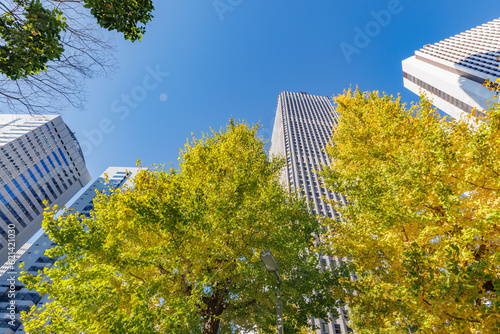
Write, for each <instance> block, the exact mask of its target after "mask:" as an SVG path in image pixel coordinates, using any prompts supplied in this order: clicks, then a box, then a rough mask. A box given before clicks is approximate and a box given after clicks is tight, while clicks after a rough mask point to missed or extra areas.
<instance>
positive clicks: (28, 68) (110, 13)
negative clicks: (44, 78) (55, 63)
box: [0, 0, 154, 80]
mask: <svg viewBox="0 0 500 334" xmlns="http://www.w3.org/2000/svg"><path fill="white" fill-rule="evenodd" d="M80 2H84V4H83V7H85V8H87V9H89V10H90V12H91V14H92V15H93V16H94V17H95V18H96V19H97V23H98V24H99V25H100V26H101V27H103V28H106V29H108V30H116V31H117V32H119V33H122V34H123V36H124V37H125V39H129V40H131V41H136V40H140V39H141V37H142V36H143V34H144V33H145V25H146V23H147V22H149V21H150V20H151V19H152V18H153V16H152V14H151V13H152V11H153V9H154V7H153V3H152V1H151V0H84V1H83V0H82V1H79V0H76V1H73V0H71V1H65V0H47V1H43V2H42V1H41V0H13V6H11V7H9V6H8V5H7V4H6V3H5V2H3V1H1V2H0V5H1V6H2V8H3V9H4V14H3V15H2V16H0V38H1V42H0V73H2V74H4V75H5V76H7V77H8V78H10V79H12V80H18V79H20V78H26V77H27V76H29V75H32V74H38V73H40V72H41V71H45V70H47V63H48V62H49V61H52V60H56V59H60V57H61V55H62V53H63V52H64V50H65V48H66V47H68V46H69V47H71V45H65V43H64V41H63V39H62V37H61V33H62V32H63V31H66V30H67V29H69V30H71V31H72V32H73V33H74V32H76V30H73V28H72V27H70V26H69V25H68V24H67V23H66V16H67V15H74V14H75V13H78V10H76V11H74V9H75V8H74V6H65V3H80ZM60 8H65V9H68V13H64V12H63V11H62V10H60ZM80 24H81V22H79V23H78V24H77V25H78V26H79V25H80ZM77 30H78V29H77ZM85 38H86V37H85Z"/></svg>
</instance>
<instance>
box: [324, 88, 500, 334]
mask: <svg viewBox="0 0 500 334" xmlns="http://www.w3.org/2000/svg"><path fill="white" fill-rule="evenodd" d="M335 102H336V104H337V112H338V114H339V117H338V121H339V124H338V126H337V127H336V129H335V132H334V134H333V137H332V143H331V144H330V145H329V147H328V148H327V151H328V154H329V156H330V158H331V159H332V165H331V168H327V169H325V170H324V171H323V177H324V178H325V183H326V184H327V185H328V186H329V187H330V188H331V189H332V190H334V191H337V192H340V193H343V194H345V195H346V196H347V198H348V200H349V203H350V205H348V206H344V207H341V206H340V205H339V206H338V210H339V211H340V212H341V215H342V219H340V220H338V221H332V220H330V221H328V224H329V225H330V226H331V230H330V231H331V232H329V233H326V234H325V235H323V240H325V243H324V244H323V245H322V246H321V247H320V249H321V250H323V251H325V252H328V253H329V254H330V255H334V256H339V257H348V258H349V259H350V261H349V262H348V263H346V264H345V266H346V267H348V269H349V270H351V271H352V272H355V273H356V275H357V276H358V279H357V280H356V281H354V282H352V281H350V280H344V281H343V282H342V285H343V287H344V289H345V290H344V291H345V294H344V299H345V300H346V302H347V303H348V305H349V307H350V319H351V322H352V326H353V327H354V328H355V329H356V330H357V331H358V332H359V333H408V332H409V331H410V330H411V332H413V333H431V332H435V333H498V332H499V331H500V316H499V314H500V312H499V311H500V310H499V307H500V271H499V268H500V252H499V241H500V240H499V237H500V224H499V222H500V197H499V195H500V167H499V166H500V107H499V106H498V105H494V107H492V108H491V109H490V110H489V111H488V113H487V115H486V116H485V117H484V118H482V119H477V118H474V116H473V115H469V116H468V117H466V118H464V119H462V120H454V119H447V118H446V119H440V117H439V114H438V113H437V111H436V110H435V109H433V108H432V107H431V104H430V103H429V101H428V100H426V99H425V97H423V98H422V101H421V102H420V104H418V105H412V106H411V107H410V108H409V109H408V108H406V107H405V105H403V104H402V103H401V102H400V100H399V98H393V97H391V96H387V95H385V94H384V95H382V96H380V95H379V94H378V93H377V92H372V93H361V92H360V91H359V90H356V91H351V90H349V91H347V92H346V93H345V94H344V95H340V96H338V97H336V98H335Z"/></svg>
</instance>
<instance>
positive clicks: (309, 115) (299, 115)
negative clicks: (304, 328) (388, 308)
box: [270, 92, 351, 334]
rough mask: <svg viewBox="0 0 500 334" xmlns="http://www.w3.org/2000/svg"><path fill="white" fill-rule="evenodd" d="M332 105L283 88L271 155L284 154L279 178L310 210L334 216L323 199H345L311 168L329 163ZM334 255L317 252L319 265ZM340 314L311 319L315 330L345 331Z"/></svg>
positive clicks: (325, 333) (322, 333)
mask: <svg viewBox="0 0 500 334" xmlns="http://www.w3.org/2000/svg"><path fill="white" fill-rule="evenodd" d="M333 112H334V111H333V105H332V104H331V102H330V100H329V99H328V97H324V96H314V95H309V94H307V93H304V92H301V93H289V92H283V93H281V94H280V95H279V96H278V108H277V110H276V118H275V121H274V128H273V135H272V138H271V150H270V153H271V155H272V156H281V157H284V158H286V168H285V170H284V172H283V176H282V177H283V179H282V181H283V182H284V184H287V185H288V186H289V189H290V190H299V191H301V193H302V194H303V195H304V196H305V198H306V200H307V202H308V204H309V205H310V206H311V207H312V208H313V210H314V213H315V214H317V215H323V216H328V217H335V216H336V215H337V213H336V212H335V210H333V208H332V206H331V205H330V204H328V203H326V202H325V201H324V200H323V199H327V200H336V201H341V202H342V203H344V204H345V203H346V202H345V199H344V198H343V197H342V196H340V195H338V194H336V193H334V192H331V191H329V190H328V189H327V188H325V187H324V186H322V182H321V180H320V178H319V177H318V175H317V174H316V173H315V172H314V170H319V169H320V168H321V165H330V160H329V158H328V156H327V154H326V152H325V150H324V149H325V147H326V144H327V143H328V141H329V140H330V137H331V134H332V130H333V127H334V125H335V122H336V121H335V119H334V113H333ZM337 261H338V259H334V258H332V257H329V256H321V265H323V266H336V265H338V263H337ZM339 314H340V315H341V316H340V318H338V319H334V318H333V316H332V315H331V314H330V315H329V319H312V321H313V322H314V324H315V325H316V326H318V327H319V328H320V329H319V330H318V332H317V333H318V334H345V333H348V332H350V331H351V330H350V329H349V328H348V327H347V324H346V318H345V309H344V308H340V309H339Z"/></svg>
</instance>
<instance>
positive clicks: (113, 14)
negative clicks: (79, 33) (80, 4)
mask: <svg viewBox="0 0 500 334" xmlns="http://www.w3.org/2000/svg"><path fill="white" fill-rule="evenodd" d="M84 7H85V8H89V9H90V12H91V13H92V15H94V16H95V17H96V18H97V23H99V25H100V26H101V27H103V28H106V29H108V30H116V31H118V32H121V33H123V35H124V37H125V39H130V40H131V41H136V40H140V39H141V37H142V35H143V34H144V33H145V31H146V28H145V24H146V23H147V22H149V21H150V20H151V19H152V18H153V15H152V14H151V12H152V11H153V9H154V7H153V1H151V0H127V1H123V0H85V5H84Z"/></svg>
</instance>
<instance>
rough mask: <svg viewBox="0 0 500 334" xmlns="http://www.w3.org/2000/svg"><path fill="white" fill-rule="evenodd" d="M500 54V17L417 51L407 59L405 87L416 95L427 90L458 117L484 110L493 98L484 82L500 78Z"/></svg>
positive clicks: (433, 98) (436, 101) (447, 111)
mask: <svg viewBox="0 0 500 334" xmlns="http://www.w3.org/2000/svg"><path fill="white" fill-rule="evenodd" d="M499 56H500V19H495V20H493V21H491V22H488V23H486V24H483V25H481V26H479V27H476V28H473V29H471V30H468V31H466V32H463V33H461V34H458V35H455V36H453V37H450V38H447V39H445V40H443V41H441V42H438V43H435V44H432V45H431V44H428V45H426V46H424V47H423V48H422V49H420V50H418V51H415V55H414V56H412V57H410V58H408V59H405V60H404V61H403V76H404V79H403V81H404V86H405V87H406V88H408V89H409V90H411V91H412V92H414V93H415V94H419V91H420V90H422V91H423V92H425V93H427V96H430V97H431V99H432V100H433V104H434V105H435V106H436V107H438V108H439V109H441V110H442V111H444V112H445V113H447V114H449V115H450V116H453V117H455V118H460V116H461V115H462V113H464V112H466V113H470V112H471V110H472V108H476V110H477V111H478V112H479V113H481V112H482V111H484V110H485V109H487V107H488V102H487V100H489V99H492V97H493V93H492V92H491V91H489V90H488V89H487V88H486V87H484V86H483V83H484V82H485V80H486V79H489V80H491V81H492V82H495V80H496V79H498V78H499V77H500V68H499V67H498V66H499V65H500V61H499V60H497V58H498V57H499ZM431 93H432V95H431Z"/></svg>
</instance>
